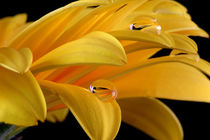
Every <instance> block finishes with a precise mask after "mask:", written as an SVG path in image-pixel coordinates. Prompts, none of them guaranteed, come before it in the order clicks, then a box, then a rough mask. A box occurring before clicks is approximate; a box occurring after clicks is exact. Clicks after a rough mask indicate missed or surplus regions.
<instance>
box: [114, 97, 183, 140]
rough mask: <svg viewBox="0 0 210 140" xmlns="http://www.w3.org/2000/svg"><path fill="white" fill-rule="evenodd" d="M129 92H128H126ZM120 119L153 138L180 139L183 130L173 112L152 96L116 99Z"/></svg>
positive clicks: (162, 139)
mask: <svg viewBox="0 0 210 140" xmlns="http://www.w3.org/2000/svg"><path fill="white" fill-rule="evenodd" d="M128 94H129V93H128ZM118 103H119V104H120V108H121V110H122V120H123V121H124V122H126V123H128V124H130V125H132V126H134V127H136V128H138V129H140V130H142V131H144V132H145V133H147V134H149V135H150V136H152V137H153V138H155V139H161V140H169V139H170V140H182V139H183V130H182V127H181V124H180V122H179V121H178V119H177V117H176V116H175V114H174V113H173V112H172V111H171V110H170V109H169V108H168V107H167V106H166V105H164V104H163V103H162V102H160V101H159V100H157V99H154V98H127V99H120V100H118Z"/></svg>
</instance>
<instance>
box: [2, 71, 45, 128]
mask: <svg viewBox="0 0 210 140" xmlns="http://www.w3.org/2000/svg"><path fill="white" fill-rule="evenodd" d="M0 77H1V80H0V100H1V101H0V110H1V112H0V122H5V123H9V124H14V125H20V126H31V125H37V121H38V120H41V121H44V119H45V117H46V103H45V99H44V96H43V94H42V91H41V89H40V87H39V85H38V83H37V82H36V80H35V78H34V77H33V75H32V74H31V72H29V71H28V72H26V73H24V74H18V73H15V72H12V71H10V70H7V69H5V68H1V67H0Z"/></svg>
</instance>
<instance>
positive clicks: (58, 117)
mask: <svg viewBox="0 0 210 140" xmlns="http://www.w3.org/2000/svg"><path fill="white" fill-rule="evenodd" d="M68 112H69V110H68V108H63V109H59V110H54V111H51V112H48V113H47V120H48V121H49V122H52V123H55V122H62V121H64V120H65V118H66V116H67V115H68Z"/></svg>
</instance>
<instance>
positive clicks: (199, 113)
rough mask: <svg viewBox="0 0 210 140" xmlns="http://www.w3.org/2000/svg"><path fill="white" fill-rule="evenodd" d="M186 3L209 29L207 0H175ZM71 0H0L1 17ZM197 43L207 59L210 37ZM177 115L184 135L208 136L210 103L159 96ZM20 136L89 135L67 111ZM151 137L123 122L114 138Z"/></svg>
mask: <svg viewBox="0 0 210 140" xmlns="http://www.w3.org/2000/svg"><path fill="white" fill-rule="evenodd" d="M178 1H179V2H180V3H182V4H183V5H185V6H186V7H187V8H188V10H189V13H190V14H191V16H192V20H193V21H195V22H196V23H197V24H198V25H199V26H200V27H201V28H203V29H204V30H206V31H207V32H209V33H210V21H209V20H208V19H209V7H208V1H207V0H206V1H204V0H202V1H201V0H200V1H198V0H178ZM69 2H70V0H53V1H52V0H42V1H38V0H28V1H23V0H17V1H15V0H13V1H12V0H7V1H1V2H0V17H5V16H11V15H15V14H17V13H27V14H28V15H29V20H30V21H31V20H36V19H38V18H40V17H41V16H43V15H44V14H46V13H48V12H50V11H52V10H54V9H56V8H59V7H60V6H64V5H65V4H68V3H69ZM193 39H194V40H195V41H196V42H197V44H198V46H199V53H200V56H201V58H204V59H205V60H208V61H210V57H209V51H208V47H210V46H209V45H210V40H209V39H206V38H200V37H193ZM162 101H163V102H164V103H166V104H167V105H168V106H169V107H170V108H171V109H172V110H173V111H174V113H175V114H176V115H177V117H178V118H179V120H180V121H181V123H182V126H183V129H184V134H185V139H186V140H189V139H193V140H194V139H195V140H197V139H199V140H201V139H204V140H208V139H210V135H209V133H210V113H209V111H210V104H208V103H198V102H184V101H171V100H162ZM19 136H21V137H22V140H32V139H37V140H38V139H39V140H44V139H51V140H56V139H59V140H60V139H73V140H74V139H88V137H87V136H86V134H85V133H84V132H83V130H82V129H81V127H80V126H79V124H78V123H77V122H76V120H75V119H74V117H73V116H72V115H71V114H69V116H68V118H67V119H66V120H65V121H64V122H63V123H57V124H50V123H47V122H46V123H44V124H40V125H39V126H36V127H32V128H29V129H27V130H25V131H24V132H23V133H22V134H21V135H19ZM128 137H129V139H130V140H135V139H146V140H147V139H151V138H150V137H148V136H147V135H145V134H144V133H142V132H140V131H139V130H137V129H135V128H133V127H131V126H129V125H127V124H125V123H122V125H121V128H120V131H119V133H118V135H117V137H116V140H118V139H119V140H122V139H128Z"/></svg>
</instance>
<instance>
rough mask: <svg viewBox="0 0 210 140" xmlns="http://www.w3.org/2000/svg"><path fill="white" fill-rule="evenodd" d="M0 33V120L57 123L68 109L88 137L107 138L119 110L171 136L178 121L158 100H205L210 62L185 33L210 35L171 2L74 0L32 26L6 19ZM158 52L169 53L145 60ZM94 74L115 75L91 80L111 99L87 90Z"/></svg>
mask: <svg viewBox="0 0 210 140" xmlns="http://www.w3.org/2000/svg"><path fill="white" fill-rule="evenodd" d="M172 19H173V20H172ZM174 21H176V22H174ZM0 34H1V38H0V77H1V81H0V97H1V99H0V100H1V101H0V122H5V123H9V124H14V125H18V126H31V125H36V124H37V121H38V120H40V121H44V120H46V119H48V120H49V121H51V122H56V121H62V120H63V119H64V118H65V117H66V114H67V112H68V110H67V109H66V108H68V109H69V110H70V111H71V112H72V113H73V115H74V116H75V118H76V119H77V120H78V122H79V123H80V125H81V126H82V128H83V129H84V130H85V132H86V133H87V135H88V136H89V137H90V138H91V139H96V140H103V139H105V140H110V139H114V138H115V136H116V134H117V132H118V129H119V127H120V123H121V115H122V120H123V121H125V122H127V123H128V124H131V125H133V126H135V127H137V128H139V129H141V130H143V131H144V132H146V133H147V134H149V135H151V136H152V137H154V138H156V139H171V140H173V139H174V140H176V139H183V131H182V128H181V125H180V123H179V121H178V119H177V118H176V116H175V115H174V114H173V112H172V111H171V110H170V109H169V108H168V107H167V106H165V105H164V104H163V103H162V102H161V101H159V100H157V99H155V98H156V97H158V98H167V99H178V100H190V101H204V102H209V101H210V95H209V91H210V86H209V85H210V84H209V80H208V78H207V77H205V75H204V74H203V73H206V74H207V75H210V69H209V63H208V62H206V61H204V60H202V59H200V58H199V55H198V54H197V45H196V43H195V42H194V41H193V40H192V39H190V38H189V37H188V36H189V35H191V36H202V37H208V34H207V33H206V32H205V31H203V30H202V29H201V28H199V27H198V26H197V25H196V24H195V23H194V22H193V21H192V20H191V18H190V15H189V14H188V13H187V10H186V8H185V7H184V6H182V5H180V4H179V3H177V2H175V1H170V0H80V1H76V2H73V3H70V4H69V5H67V6H64V7H62V8H60V9H57V10H55V11H53V12H51V13H49V14H47V15H45V16H44V17H42V18H41V19H39V20H37V21H35V22H33V23H26V15H25V14H19V15H16V16H14V17H6V18H3V19H1V20H0ZM162 49H170V50H171V52H170V54H169V55H168V56H162V57H155V58H153V57H152V56H154V54H156V53H157V52H159V51H160V50H162ZM126 62H127V64H125V63H126ZM123 64H125V65H123ZM107 65H108V66H107ZM114 65H115V66H114ZM116 65H118V66H116ZM122 65H123V66H122ZM202 72H203V73H202ZM98 79H106V80H109V81H111V82H112V83H110V82H109V81H106V80H101V81H102V82H101V83H100V82H99V83H100V84H98V86H99V89H102V90H105V93H106V92H107V91H106V90H108V91H109V94H110V93H111V94H112V93H113V92H114V94H116V93H115V92H118V97H117V101H116V100H112V101H109V102H107V101H104V100H103V97H102V100H101V98H100V97H99V96H97V94H92V93H91V91H90V90H88V88H89V86H90V85H91V83H94V81H97V80H98ZM110 85H111V86H110ZM113 85H114V86H113ZM192 85H193V86H192ZM91 86H92V88H94V90H96V91H94V92H98V91H97V86H96V85H91ZM112 86H113V87H112ZM109 87H112V88H109ZM115 89H116V90H117V91H115ZM102 93H103V92H102ZM104 97H107V95H105V94H104ZM154 97H155V98H154ZM118 103H119V105H118ZM121 112H122V113H121Z"/></svg>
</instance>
